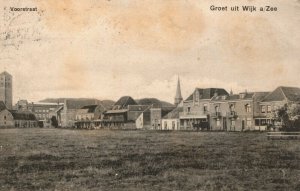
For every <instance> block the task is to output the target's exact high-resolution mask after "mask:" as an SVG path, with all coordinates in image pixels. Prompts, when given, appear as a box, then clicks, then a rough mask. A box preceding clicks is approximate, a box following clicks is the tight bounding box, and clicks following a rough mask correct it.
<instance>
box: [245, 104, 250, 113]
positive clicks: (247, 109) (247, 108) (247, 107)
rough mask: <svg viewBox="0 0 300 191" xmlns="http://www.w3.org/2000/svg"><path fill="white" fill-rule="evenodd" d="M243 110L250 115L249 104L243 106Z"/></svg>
mask: <svg viewBox="0 0 300 191" xmlns="http://www.w3.org/2000/svg"><path fill="white" fill-rule="evenodd" d="M245 110H246V113H250V112H251V105H250V104H246V105H245Z"/></svg>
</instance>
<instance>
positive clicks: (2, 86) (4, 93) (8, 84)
mask: <svg viewBox="0 0 300 191" xmlns="http://www.w3.org/2000/svg"><path fill="white" fill-rule="evenodd" d="M12 99H13V98H12V75H10V74H9V73H7V72H6V71H4V72H2V73H1V74H0V101H3V102H4V103H5V105H6V107H7V108H8V109H12Z"/></svg>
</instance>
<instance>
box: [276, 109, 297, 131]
mask: <svg viewBox="0 0 300 191" xmlns="http://www.w3.org/2000/svg"><path fill="white" fill-rule="evenodd" d="M276 116H277V119H278V120H280V121H281V122H282V126H283V129H285V130H297V129H298V130H299V129H300V126H299V125H300V104H290V105H287V104H285V105H284V106H283V107H281V108H280V109H278V110H277V112H276Z"/></svg>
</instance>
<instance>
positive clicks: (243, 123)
mask: <svg viewBox="0 0 300 191" xmlns="http://www.w3.org/2000/svg"><path fill="white" fill-rule="evenodd" d="M244 129H245V120H242V131H244Z"/></svg>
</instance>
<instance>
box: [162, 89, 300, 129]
mask: <svg viewBox="0 0 300 191" xmlns="http://www.w3.org/2000/svg"><path fill="white" fill-rule="evenodd" d="M286 104H287V105H289V104H300V88H297V87H283V86H281V87H278V88H276V89H275V90H274V91H272V92H247V91H245V92H242V93H239V94H233V93H232V92H230V93H228V92H227V91H226V90H224V89H221V88H205V89H201V88H196V89H195V90H194V92H193V93H192V94H191V95H190V96H189V97H188V98H187V99H186V100H184V101H182V103H181V104H180V105H178V107H177V108H176V109H174V110H173V111H172V112H170V113H169V114H168V115H167V116H165V117H164V118H163V119H162V125H163V129H167V130H200V129H201V130H203V129H205V130H220V131H246V130H260V131H263V130H267V129H268V128H276V127H280V126H281V122H280V121H278V120H276V116H275V115H276V111H277V110H278V109H279V108H281V107H283V106H284V105H286Z"/></svg>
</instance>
